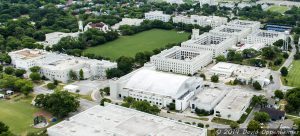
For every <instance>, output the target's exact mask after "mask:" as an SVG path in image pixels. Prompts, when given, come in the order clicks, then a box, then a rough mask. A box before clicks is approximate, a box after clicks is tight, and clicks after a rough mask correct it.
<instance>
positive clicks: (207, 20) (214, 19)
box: [172, 15, 228, 28]
mask: <svg viewBox="0 0 300 136" xmlns="http://www.w3.org/2000/svg"><path fill="white" fill-rule="evenodd" d="M172 20H173V23H184V24H194V25H199V26H211V27H212V28H215V27H217V26H221V25H224V24H226V23H227V20H228V19H227V18H225V17H218V16H198V15H191V16H190V17H188V16H182V15H180V16H175V17H173V18H172Z"/></svg>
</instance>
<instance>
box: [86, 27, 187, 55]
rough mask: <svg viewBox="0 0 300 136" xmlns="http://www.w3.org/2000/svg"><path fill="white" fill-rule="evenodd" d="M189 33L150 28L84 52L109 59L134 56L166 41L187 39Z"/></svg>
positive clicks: (173, 41) (161, 45)
mask: <svg viewBox="0 0 300 136" xmlns="http://www.w3.org/2000/svg"><path fill="white" fill-rule="evenodd" d="M188 36H189V33H178V32H177V31H175V30H160V29H152V30H149V31H145V32H141V33H138V34H135V35H133V36H122V37H120V38H118V39H117V40H114V41H112V42H108V43H106V44H103V45H99V46H96V47H91V48H88V49H86V50H85V51H84V53H92V54H95V55H100V56H103V57H108V58H111V59H117V58H119V57H121V56H129V57H134V56H135V54H136V53H138V52H143V51H152V50H153V49H156V48H161V47H165V45H167V44H168V43H178V42H182V41H185V40H187V39H188Z"/></svg>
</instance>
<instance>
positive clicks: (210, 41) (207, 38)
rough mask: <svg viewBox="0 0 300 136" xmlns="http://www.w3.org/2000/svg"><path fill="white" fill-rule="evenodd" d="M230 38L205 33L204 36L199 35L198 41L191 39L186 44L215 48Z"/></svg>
mask: <svg viewBox="0 0 300 136" xmlns="http://www.w3.org/2000/svg"><path fill="white" fill-rule="evenodd" d="M229 38H230V37H228V36H224V35H216V34H212V33H204V34H202V35H199V36H198V37H197V38H196V39H190V40H188V41H185V42H184V43H187V44H189V43H191V44H198V45H207V46H211V45H212V46H214V45H218V44H220V43H222V42H224V41H226V40H228V39H229Z"/></svg>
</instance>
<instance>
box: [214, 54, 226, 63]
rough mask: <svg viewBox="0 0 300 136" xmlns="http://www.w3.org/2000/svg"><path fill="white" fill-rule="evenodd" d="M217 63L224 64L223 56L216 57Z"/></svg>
mask: <svg viewBox="0 0 300 136" xmlns="http://www.w3.org/2000/svg"><path fill="white" fill-rule="evenodd" d="M216 61H217V62H226V58H225V56H224V55H219V56H217V57H216Z"/></svg>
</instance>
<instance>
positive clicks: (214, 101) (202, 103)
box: [190, 86, 228, 111]
mask: <svg viewBox="0 0 300 136" xmlns="http://www.w3.org/2000/svg"><path fill="white" fill-rule="evenodd" d="M225 88H226V87H224V86H222V87H220V86H218V87H203V89H202V90H201V92H199V93H198V94H196V95H195V96H194V97H193V98H192V99H191V101H190V107H191V110H192V111H195V109H196V108H197V109H202V110H205V111H211V110H213V109H214V108H215V107H216V106H217V105H218V104H219V102H220V101H221V100H222V99H223V98H224V97H225V96H226V94H227V93H228V91H227V89H225Z"/></svg>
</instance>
